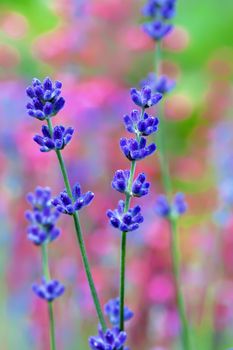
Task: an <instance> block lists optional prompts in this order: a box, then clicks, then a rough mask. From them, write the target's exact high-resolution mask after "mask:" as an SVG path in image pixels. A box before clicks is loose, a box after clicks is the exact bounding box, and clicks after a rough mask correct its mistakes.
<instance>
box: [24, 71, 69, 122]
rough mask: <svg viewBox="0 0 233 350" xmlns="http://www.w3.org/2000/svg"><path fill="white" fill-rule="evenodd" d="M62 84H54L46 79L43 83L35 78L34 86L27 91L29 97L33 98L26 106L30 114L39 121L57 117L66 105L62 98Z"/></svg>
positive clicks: (57, 82) (56, 82)
mask: <svg viewBox="0 0 233 350" xmlns="http://www.w3.org/2000/svg"><path fill="white" fill-rule="evenodd" d="M61 87H62V83H61V82H59V81H55V83H54V84H53V83H52V81H51V79H50V78H48V77H47V78H45V80H44V81H43V83H42V82H41V81H40V80H39V79H37V78H34V79H33V80H32V85H31V86H29V87H28V88H27V89H26V93H27V95H28V97H30V98H31V102H29V103H28V104H27V106H26V108H27V110H28V114H29V115H30V116H31V117H34V118H37V119H39V120H44V119H48V118H50V117H53V116H54V115H56V114H57V113H58V112H59V111H60V110H61V109H62V108H63V107H64V104H65V100H64V98H63V97H60V94H61Z"/></svg>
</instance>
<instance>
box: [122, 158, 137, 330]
mask: <svg viewBox="0 0 233 350" xmlns="http://www.w3.org/2000/svg"><path fill="white" fill-rule="evenodd" d="M135 168H136V162H135V160H134V161H132V162H131V169H130V176H129V182H128V188H127V194H126V200H125V209H124V211H125V212H127V211H128V210H129V205H130V200H131V194H130V193H131V189H132V183H133V177H134V173H135ZM126 243H127V232H122V234H121V268H120V269H121V271H120V329H121V330H122V331H123V330H124V303H125V258H126Z"/></svg>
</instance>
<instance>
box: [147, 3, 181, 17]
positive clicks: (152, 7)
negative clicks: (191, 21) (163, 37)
mask: <svg viewBox="0 0 233 350" xmlns="http://www.w3.org/2000/svg"><path fill="white" fill-rule="evenodd" d="M175 5H176V0H148V3H147V4H146V5H145V6H144V8H143V10H142V12H143V15H144V16H146V17H153V18H156V17H158V18H159V17H163V18H164V19H171V18H172V17H174V16H175V10H176V9H175Z"/></svg>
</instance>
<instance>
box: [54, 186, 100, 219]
mask: <svg viewBox="0 0 233 350" xmlns="http://www.w3.org/2000/svg"><path fill="white" fill-rule="evenodd" d="M93 198H94V193H93V192H91V191H88V192H86V193H83V194H82V193H81V187H80V185H79V183H76V184H75V185H74V187H73V190H72V198H70V197H69V195H68V193H67V191H66V190H64V191H63V192H61V193H60V194H59V195H58V196H57V197H56V198H54V199H53V200H52V204H53V205H54V206H55V207H56V208H57V210H58V211H59V212H61V213H63V214H68V215H73V214H74V212H75V211H77V210H80V209H82V208H83V207H85V206H87V205H88V204H90V203H91V201H92V199H93Z"/></svg>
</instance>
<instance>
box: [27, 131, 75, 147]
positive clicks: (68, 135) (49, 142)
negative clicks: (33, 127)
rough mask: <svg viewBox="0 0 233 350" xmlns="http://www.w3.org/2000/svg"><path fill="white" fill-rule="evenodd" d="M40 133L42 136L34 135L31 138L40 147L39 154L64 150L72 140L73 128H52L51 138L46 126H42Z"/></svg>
mask: <svg viewBox="0 0 233 350" xmlns="http://www.w3.org/2000/svg"><path fill="white" fill-rule="evenodd" d="M41 131H42V135H43V136H41V135H35V136H34V137H33V140H34V141H35V142H36V143H38V145H40V146H41V147H40V151H41V152H49V151H51V150H61V149H63V148H65V146H66V145H67V144H68V143H69V142H70V140H71V139H72V135H73V133H74V129H73V128H71V127H69V128H65V127H64V126H62V125H60V126H55V127H54V128H53V135H52V136H51V134H50V131H49V128H48V126H47V125H43V126H42V128H41Z"/></svg>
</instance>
